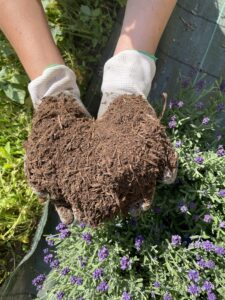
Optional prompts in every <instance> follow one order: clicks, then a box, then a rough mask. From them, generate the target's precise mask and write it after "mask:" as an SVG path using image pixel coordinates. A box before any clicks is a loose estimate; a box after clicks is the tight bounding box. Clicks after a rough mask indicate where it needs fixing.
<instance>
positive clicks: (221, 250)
mask: <svg viewBox="0 0 225 300" xmlns="http://www.w3.org/2000/svg"><path fill="white" fill-rule="evenodd" d="M214 252H215V253H216V254H218V255H221V256H222V255H225V249H224V248H223V247H220V246H216V247H215V248H214Z"/></svg>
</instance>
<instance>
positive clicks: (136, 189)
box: [25, 94, 177, 225]
mask: <svg viewBox="0 0 225 300" xmlns="http://www.w3.org/2000/svg"><path fill="white" fill-rule="evenodd" d="M25 149H26V160H25V166H26V168H25V169H26V175H27V178H28V181H29V183H30V185H31V186H32V187H33V188H34V189H35V190H36V191H37V192H38V193H39V195H40V197H41V198H43V199H46V197H47V195H49V197H50V199H51V201H52V202H53V203H55V204H57V205H58V206H59V205H60V206H63V207H65V213H67V212H68V213H69V210H68V209H70V208H71V209H72V210H73V213H74V216H75V218H76V219H77V220H78V221H82V222H85V223H87V224H90V225H98V224H101V223H102V222H104V221H107V220H110V219H112V218H113V217H115V216H116V215H118V214H122V215H127V214H128V212H131V213H132V212H133V213H138V212H139V211H141V207H142V210H145V209H147V208H149V207H150V205H151V203H152V200H153V196H154V191H155V187H156V183H157V181H158V180H163V177H164V175H165V173H166V174H168V172H170V173H171V174H172V173H175V170H176V164H177V155H176V152H175V150H174V148H173V146H172V144H171V143H170V141H169V139H168V138H167V136H166V132H165V127H164V126H162V125H161V124H160V120H159V119H158V118H157V116H156V114H155V111H154V109H153V108H152V107H151V105H149V103H148V102H147V101H146V100H144V99H143V98H142V97H141V96H134V95H123V96H119V97H118V98H117V99H116V100H115V101H114V102H113V103H112V104H111V105H110V106H109V108H108V110H107V111H106V113H104V115H103V116H102V117H101V118H100V119H97V120H95V119H94V118H90V117H89V116H87V115H86V112H85V111H84V110H83V109H82V108H81V107H80V105H79V104H78V103H77V102H76V101H75V100H74V99H73V98H72V97H71V96H68V95H65V94H60V95H58V96H57V97H46V98H44V99H43V102H42V103H41V105H40V106H39V108H38V110H37V111H36V113H35V115H34V118H33V129H32V132H31V134H30V136H29V138H28V141H27V142H26V143H25ZM68 220H69V221H67V223H70V222H72V219H71V217H69V216H68Z"/></svg>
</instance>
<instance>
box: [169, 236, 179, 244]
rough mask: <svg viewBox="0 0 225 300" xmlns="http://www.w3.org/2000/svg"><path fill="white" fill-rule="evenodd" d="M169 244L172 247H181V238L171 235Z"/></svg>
mask: <svg viewBox="0 0 225 300" xmlns="http://www.w3.org/2000/svg"><path fill="white" fill-rule="evenodd" d="M171 244H172V245H173V246H178V245H181V237H180V236H179V235H172V237H171Z"/></svg>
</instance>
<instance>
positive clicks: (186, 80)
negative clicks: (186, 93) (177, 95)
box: [181, 79, 190, 89]
mask: <svg viewBox="0 0 225 300" xmlns="http://www.w3.org/2000/svg"><path fill="white" fill-rule="evenodd" d="M189 84H190V79H184V80H182V82H181V86H182V88H183V89H186V88H187V87H188V86H189Z"/></svg>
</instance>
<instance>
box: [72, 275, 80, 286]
mask: <svg viewBox="0 0 225 300" xmlns="http://www.w3.org/2000/svg"><path fill="white" fill-rule="evenodd" d="M70 282H71V284H77V285H82V284H83V279H82V278H81V277H77V276H74V275H73V276H71V277H70Z"/></svg>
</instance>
